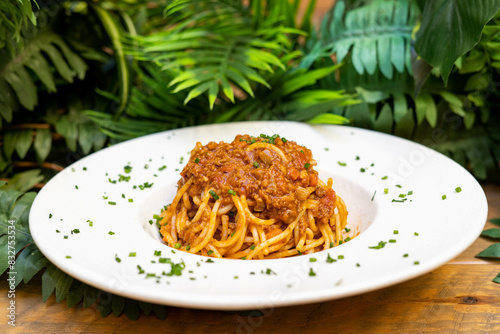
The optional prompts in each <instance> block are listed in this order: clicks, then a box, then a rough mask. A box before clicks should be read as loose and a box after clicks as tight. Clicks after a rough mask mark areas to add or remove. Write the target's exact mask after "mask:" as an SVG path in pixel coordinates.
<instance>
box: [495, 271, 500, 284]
mask: <svg viewBox="0 0 500 334" xmlns="http://www.w3.org/2000/svg"><path fill="white" fill-rule="evenodd" d="M493 282H495V283H499V284H500V273H499V274H498V275H497V276H496V277H495V278H494V279H493Z"/></svg>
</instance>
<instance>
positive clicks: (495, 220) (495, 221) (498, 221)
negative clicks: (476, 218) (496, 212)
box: [489, 218, 500, 226]
mask: <svg viewBox="0 0 500 334" xmlns="http://www.w3.org/2000/svg"><path fill="white" fill-rule="evenodd" d="M489 222H490V223H492V224H495V225H498V226H500V218H491V219H490V220H489Z"/></svg>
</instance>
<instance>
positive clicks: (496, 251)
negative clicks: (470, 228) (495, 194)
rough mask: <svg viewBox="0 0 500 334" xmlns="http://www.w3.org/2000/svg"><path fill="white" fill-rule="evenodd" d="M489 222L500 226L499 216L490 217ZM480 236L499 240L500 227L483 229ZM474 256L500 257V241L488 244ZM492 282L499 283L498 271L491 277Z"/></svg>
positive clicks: (499, 275)
mask: <svg viewBox="0 0 500 334" xmlns="http://www.w3.org/2000/svg"><path fill="white" fill-rule="evenodd" d="M490 222H491V223H493V224H495V225H497V226H500V218H493V219H490ZM481 236H482V237H485V238H489V239H493V240H499V239H500V229H498V228H490V229H488V230H484V231H483V232H482V233H481ZM476 257H479V258H486V259H500V243H495V244H492V245H489V246H488V248H486V249H485V250H483V251H481V252H480V253H478V254H477V255H476ZM493 282H495V283H499V284H500V273H499V274H498V275H497V276H496V277H494V278H493Z"/></svg>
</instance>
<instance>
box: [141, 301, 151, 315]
mask: <svg viewBox="0 0 500 334" xmlns="http://www.w3.org/2000/svg"><path fill="white" fill-rule="evenodd" d="M139 307H140V308H141V310H142V311H143V312H144V314H146V315H149V313H151V310H153V304H151V303H146V302H139Z"/></svg>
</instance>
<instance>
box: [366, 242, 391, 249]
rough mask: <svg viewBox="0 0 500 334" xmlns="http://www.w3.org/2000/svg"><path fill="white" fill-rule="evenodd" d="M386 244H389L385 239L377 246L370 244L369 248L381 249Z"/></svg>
mask: <svg viewBox="0 0 500 334" xmlns="http://www.w3.org/2000/svg"><path fill="white" fill-rule="evenodd" d="M385 244H387V242H385V241H379V242H378V245H377V246H369V247H368V248H370V249H381V248H384V246H385Z"/></svg>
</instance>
